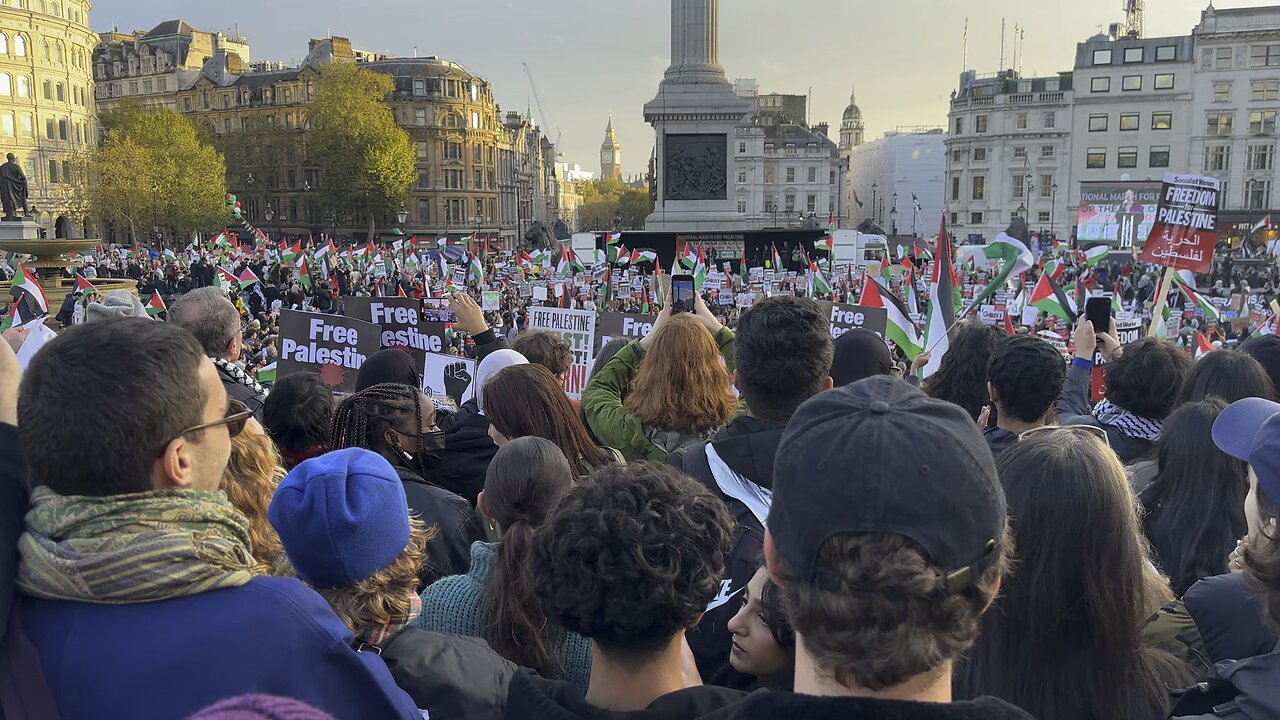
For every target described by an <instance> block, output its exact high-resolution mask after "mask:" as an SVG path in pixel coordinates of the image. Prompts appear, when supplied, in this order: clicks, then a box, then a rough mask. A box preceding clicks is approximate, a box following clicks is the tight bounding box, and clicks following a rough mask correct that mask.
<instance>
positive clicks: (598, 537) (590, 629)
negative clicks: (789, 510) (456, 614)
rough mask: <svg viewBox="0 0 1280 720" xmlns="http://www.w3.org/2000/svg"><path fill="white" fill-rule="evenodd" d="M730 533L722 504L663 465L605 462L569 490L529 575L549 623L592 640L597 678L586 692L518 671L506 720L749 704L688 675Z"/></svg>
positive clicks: (665, 719)
mask: <svg viewBox="0 0 1280 720" xmlns="http://www.w3.org/2000/svg"><path fill="white" fill-rule="evenodd" d="M732 533H733V520H732V518H731V517H730V516H729V513H728V511H727V510H725V507H724V503H722V502H720V500H719V499H717V498H716V497H715V496H714V495H712V494H711V492H710V491H708V490H707V489H706V488H704V487H702V485H700V484H699V483H697V482H696V481H694V480H692V479H690V478H688V477H686V476H684V475H682V474H681V473H679V472H678V471H676V470H675V469H674V468H672V467H669V466H666V465H655V464H649V463H635V464H631V465H625V466H623V465H607V466H605V467H603V468H600V469H598V470H596V471H595V472H594V473H592V474H591V476H590V477H589V478H588V479H587V480H586V481H585V482H582V483H579V484H578V485H577V486H575V487H574V488H573V489H572V490H570V491H569V493H568V494H567V495H565V496H564V498H563V499H562V500H561V501H560V503H559V504H557V505H556V507H555V509H554V510H552V511H551V513H550V514H549V515H548V516H547V519H546V521H544V522H543V523H542V525H541V526H540V527H539V528H538V530H537V531H536V532H535V533H534V535H533V541H532V543H531V544H530V553H529V558H528V563H529V575H530V577H531V578H532V579H533V590H534V594H535V595H536V596H537V598H538V600H539V601H540V602H541V604H542V611H543V612H544V613H546V616H547V619H548V620H549V621H551V622H552V623H555V624H556V625H559V626H560V627H563V628H565V629H566V630H569V631H571V632H575V633H578V634H579V635H582V636H583V637H585V638H587V639H589V640H590V641H591V649H592V662H591V679H590V682H589V683H588V686H587V692H586V694H585V695H584V694H583V693H582V691H580V690H579V689H578V688H576V687H575V686H573V685H572V684H570V683H566V682H560V681H556V680H545V679H542V678H539V677H538V676H537V675H534V674H533V673H531V672H520V673H517V674H516V676H515V677H514V678H513V679H512V681H511V687H510V692H509V695H508V698H507V717H508V718H510V719H511V720H525V719H526V718H528V719H529V720H533V719H535V718H546V717H566V718H567V717H610V716H614V715H615V714H617V715H619V716H621V715H622V714H623V713H625V716H626V717H628V718H636V719H637V720H639V719H641V718H653V719H654V720H658V719H659V718H661V719H662V720H681V719H682V718H694V717H700V716H702V715H705V714H707V713H709V712H712V711H714V710H717V709H720V708H723V707H724V706H726V705H728V704H730V703H732V702H735V701H737V700H739V699H740V698H742V697H743V693H742V692H740V691H736V690H730V689H727V688H719V687H712V686H703V685H701V680H699V679H696V678H690V677H687V676H686V674H685V673H684V672H682V664H683V663H684V662H685V661H684V660H683V655H684V654H685V653H687V652H688V651H687V649H686V648H687V646H686V645H685V642H684V634H685V631H686V630H688V629H689V628H691V627H693V626H694V625H695V624H697V622H698V617H699V616H700V615H701V614H702V612H703V610H704V609H705V608H706V606H707V603H709V602H711V600H712V599H713V598H714V597H715V596H716V593H717V592H718V591H719V590H720V579H721V577H723V574H724V563H725V558H726V556H727V555H728V553H729V548H730V541H731V539H732ZM687 662H688V663H690V664H691V663H692V658H691V657H690V658H689V659H688V661H687ZM694 674H695V675H696V673H694Z"/></svg>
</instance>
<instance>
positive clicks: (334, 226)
mask: <svg viewBox="0 0 1280 720" xmlns="http://www.w3.org/2000/svg"><path fill="white" fill-rule="evenodd" d="M324 216H325V219H326V220H328V221H329V238H330V239H332V238H333V236H334V235H337V234H338V213H336V212H334V211H333V210H326V211H325V213H324Z"/></svg>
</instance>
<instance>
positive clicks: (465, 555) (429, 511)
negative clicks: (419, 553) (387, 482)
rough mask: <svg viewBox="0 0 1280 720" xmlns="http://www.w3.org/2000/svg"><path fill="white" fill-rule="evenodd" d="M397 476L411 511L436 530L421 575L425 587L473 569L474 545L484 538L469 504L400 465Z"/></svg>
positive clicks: (428, 546)
mask: <svg viewBox="0 0 1280 720" xmlns="http://www.w3.org/2000/svg"><path fill="white" fill-rule="evenodd" d="M396 474H397V475H399V476H400V482H402V483H404V496H405V500H407V501H408V503H409V510H411V511H412V512H413V513H414V514H415V515H417V516H418V518H419V519H421V520H422V522H424V523H426V524H427V526H428V527H430V526H432V525H434V526H435V527H436V528H437V530H436V536H435V538H433V539H432V540H431V542H429V543H427V561H426V562H425V563H424V564H423V566H422V571H421V572H420V573H418V578H419V579H420V580H421V581H422V587H426V586H428V585H430V584H431V583H433V582H435V581H436V580H439V579H440V578H442V577H448V576H449V575H462V574H463V573H465V572H466V571H467V569H468V568H469V567H470V566H471V543H473V542H475V541H477V540H483V539H484V528H482V527H481V525H480V521H479V520H478V519H476V513H475V511H474V510H473V509H472V508H471V505H470V503H468V502H467V501H466V500H463V499H462V498H461V497H459V496H458V495H455V494H454V493H451V492H449V491H448V490H445V489H444V488H442V487H439V486H437V485H433V484H431V483H429V482H427V481H426V480H424V479H422V477H421V476H420V475H418V474H417V473H415V472H413V471H412V470H409V469H407V468H404V467H402V466H400V465H397V466H396Z"/></svg>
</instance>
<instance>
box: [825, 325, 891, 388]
mask: <svg viewBox="0 0 1280 720" xmlns="http://www.w3.org/2000/svg"><path fill="white" fill-rule="evenodd" d="M833 347H834V350H835V353H834V355H833V356H832V360H831V380H832V382H833V383H834V385H835V386H836V387H844V386H845V385H851V384H853V383H855V382H858V381H859V380H861V379H863V378H869V377H872V376H874V375H890V374H892V373H893V354H892V353H891V352H889V345H888V344H887V343H885V341H884V339H883V338H881V337H880V336H879V335H876V334H875V333H873V332H871V331H870V330H867V329H865V328H854V329H852V330H850V331H849V332H846V333H845V334H843V335H841V336H840V337H838V338H836V341H835V343H834V346H833Z"/></svg>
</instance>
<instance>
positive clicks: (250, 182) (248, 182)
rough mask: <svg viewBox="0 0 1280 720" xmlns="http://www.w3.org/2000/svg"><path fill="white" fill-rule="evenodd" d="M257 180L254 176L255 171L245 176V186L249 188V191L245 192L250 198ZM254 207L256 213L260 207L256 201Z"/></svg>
mask: <svg viewBox="0 0 1280 720" xmlns="http://www.w3.org/2000/svg"><path fill="white" fill-rule="evenodd" d="M257 182H258V181H257V180H255V179H254V178H253V173H249V174H248V175H247V176H245V179H244V184H245V187H247V188H248V191H247V192H246V193H245V194H246V195H248V196H249V197H250V198H252V197H253V186H254V185H256V184H257ZM253 209H254V213H255V214H256V213H257V210H258V208H257V207H256V203H255V207H254V208H253ZM246 214H247V213H246Z"/></svg>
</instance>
